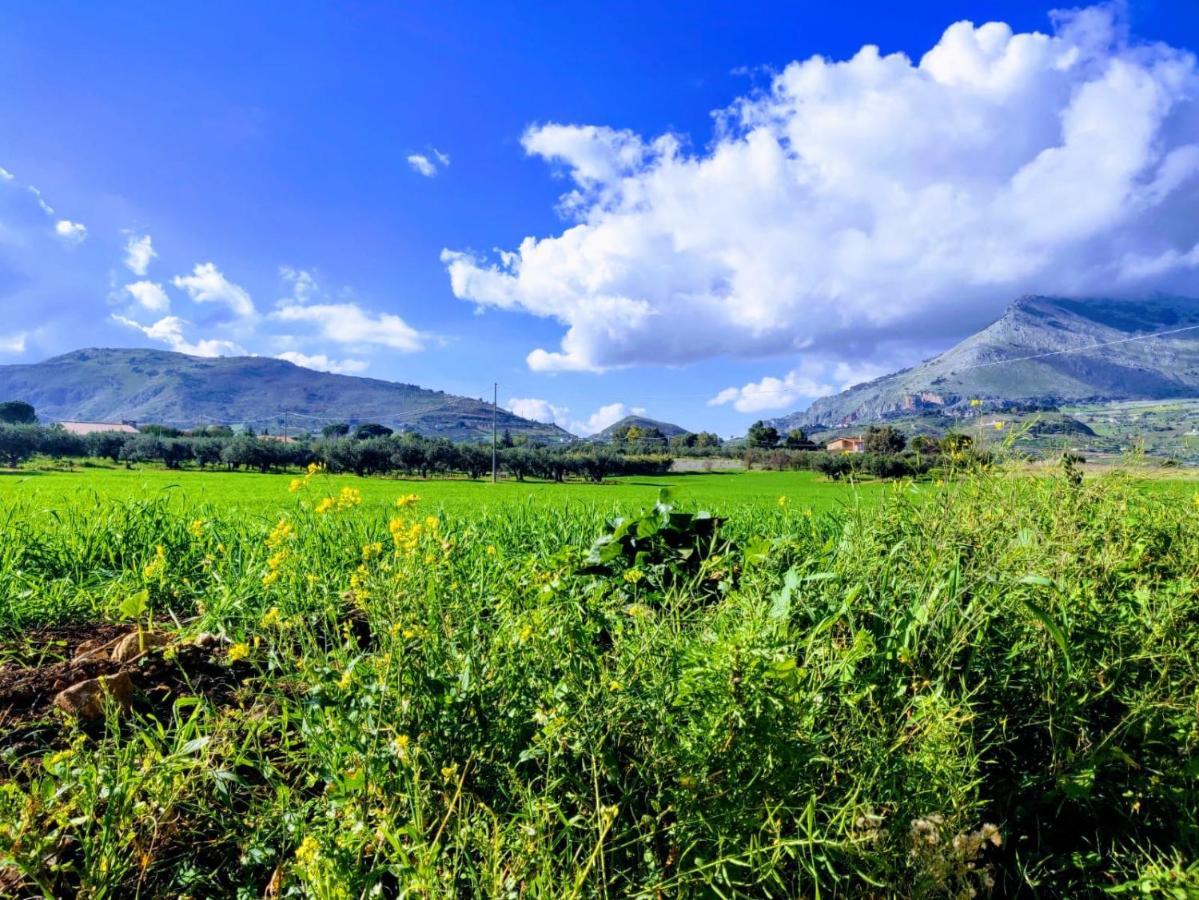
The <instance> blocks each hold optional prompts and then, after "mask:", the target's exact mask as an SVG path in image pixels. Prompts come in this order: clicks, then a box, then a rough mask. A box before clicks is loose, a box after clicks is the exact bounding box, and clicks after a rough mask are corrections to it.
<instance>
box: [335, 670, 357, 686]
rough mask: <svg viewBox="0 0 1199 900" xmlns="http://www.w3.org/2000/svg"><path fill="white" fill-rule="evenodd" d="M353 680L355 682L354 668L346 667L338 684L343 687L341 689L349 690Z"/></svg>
mask: <svg viewBox="0 0 1199 900" xmlns="http://www.w3.org/2000/svg"><path fill="white" fill-rule="evenodd" d="M353 682H354V672H353V670H352V669H346V670H345V671H344V672H343V673H342V674H341V679H340V680H339V681H338V682H337V686H338V687H339V688H341V689H342V690H343V691H344V690H348V689H349V687H350V685H351V684H353Z"/></svg>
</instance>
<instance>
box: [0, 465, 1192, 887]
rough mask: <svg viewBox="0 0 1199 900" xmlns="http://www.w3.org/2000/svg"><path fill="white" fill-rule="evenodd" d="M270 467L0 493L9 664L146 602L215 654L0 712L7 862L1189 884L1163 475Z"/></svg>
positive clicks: (1172, 565)
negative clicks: (504, 476) (191, 674)
mask: <svg viewBox="0 0 1199 900" xmlns="http://www.w3.org/2000/svg"><path fill="white" fill-rule="evenodd" d="M130 474H131V475H133V474H137V473H130ZM158 474H163V473H158ZM62 477H64V478H71V477H77V476H76V475H64V476H62ZM197 477H199V476H197ZM218 477H220V476H218ZM266 477H269V476H266ZM699 477H700V478H707V479H711V480H712V481H713V482H715V480H716V479H719V478H724V479H727V481H725V482H722V483H726V484H730V485H733V484H742V483H749V484H753V483H755V482H754V481H753V480H752V479H762V478H766V479H783V478H791V479H809V478H810V476H808V475H807V474H806V473H803V474H797V475H792V474H770V475H755V474H751V475H744V476H699ZM254 478H258V476H250V475H246V476H238V477H237V478H230V477H228V476H224V481H225V482H226V483H229V482H240V483H243V484H247V483H249V482H248V481H246V480H245V479H254ZM742 479H751V480H750V481H749V482H743V481H742ZM287 481H288V479H286V478H284V479H280V478H278V477H274V478H271V479H270V484H272V485H275V486H276V487H277V489H278V494H277V496H278V500H277V501H276V502H277V504H278V506H279V507H280V508H282V509H283V512H282V513H281V514H277V515H271V516H270V517H269V519H268V518H264V517H263V516H261V515H246V514H245V512H244V510H239V509H238V508H237V507H235V506H233V505H219V504H218V505H205V504H203V503H202V502H201V501H199V500H197V499H195V496H196V495H194V494H193V495H190V496H187V497H183V498H182V499H180V498H176V499H174V500H172V499H170V498H169V497H162V498H154V499H120V498H116V499H114V498H111V497H104V496H96V495H87V494H85V493H77V494H76V499H75V500H74V501H73V502H72V503H69V504H60V505H59V508H58V509H56V510H55V511H54V513H53V514H48V513H47V512H46V511H45V505H44V504H43V503H40V502H38V501H36V500H30V499H25V498H24V497H23V496H22V495H21V494H20V493H16V492H11V491H10V492H9V493H8V494H7V495H6V499H5V500H4V501H3V503H4V505H3V510H4V515H3V518H2V519H0V595H2V596H4V597H5V598H6V599H7V601H8V602H7V604H6V605H5V606H4V607H3V608H2V609H0V628H3V630H4V633H5V634H6V635H7V636H8V637H7V640H6V642H5V645H4V646H5V647H6V648H7V649H6V654H7V665H8V667H9V669H10V670H11V669H12V668H13V667H16V666H21V667H24V668H33V667H36V666H41V665H46V664H47V663H48V661H50V658H51V657H52V656H53V654H54V652H55V651H54V650H53V649H52V648H51V649H48V646H49V645H48V644H47V643H46V641H45V635H44V634H42V633H39V632H38V630H37V629H38V627H39V626H42V625H47V624H49V623H52V622H61V621H64V620H71V621H75V622H79V621H82V620H86V619H94V618H106V619H109V620H121V619H129V618H135V619H137V620H138V621H139V622H141V623H142V627H143V628H144V629H146V630H147V631H149V630H150V629H152V628H158V629H163V630H167V631H170V632H182V633H184V634H188V635H195V634H199V633H201V632H211V633H215V634H218V635H222V636H224V637H226V638H227V643H225V644H223V649H222V650H221V651H220V654H219V657H218V661H219V668H220V670H221V671H222V672H225V673H229V676H230V677H231V678H232V679H233V680H234V681H235V682H236V683H237V685H238V686H237V688H236V690H234V691H233V692H231V693H229V692H218V691H214V690H210V688H209V686H208V684H207V683H206V682H205V680H204V679H202V678H199V677H196V678H193V680H192V681H190V682H188V681H187V680H186V679H182V680H180V682H179V683H180V684H183V685H184V686H183V687H182V688H176V689H175V690H174V691H173V692H172V693H171V694H170V695H169V696H168V697H166V699H165V700H164V699H163V698H158V699H157V700H156V701H155V702H154V703H150V702H149V701H147V702H146V703H142V704H141V705H137V706H135V707H134V708H133V709H131V710H130V711H128V712H124V713H122V712H120V711H119V710H118V709H117V707H116V704H115V703H112V704H110V709H109V710H108V715H107V717H106V718H105V719H104V720H103V721H102V722H101V723H99V724H88V723H79V722H76V721H74V720H72V719H66V718H63V717H62V716H61V715H60V714H58V713H56V712H54V711H52V710H48V709H47V710H43V711H40V712H37V713H36V714H35V715H33V716H32V717H31V718H29V719H28V720H23V721H22V722H21V723H20V725H19V727H16V726H12V725H9V726H7V729H6V734H7V736H5V737H0V768H2V771H3V775H2V776H0V871H3V867H5V866H7V867H9V868H8V869H7V874H6V876H5V877H7V878H8V882H7V883H8V884H10V885H11V884H15V883H16V879H17V878H18V877H19V878H20V879H21V880H22V883H23V884H24V885H25V887H26V889H33V890H41V891H43V892H45V893H47V894H50V895H62V894H72V893H80V894H84V895H89V896H129V895H132V894H133V893H135V892H140V893H142V894H143V895H147V896H155V895H178V894H188V895H191V896H197V897H198V896H223V895H233V894H236V893H238V892H239V891H240V892H241V894H242V895H243V896H261V895H262V894H263V893H264V891H266V892H267V893H270V894H272V895H274V896H293V895H294V896H299V895H310V896H323V897H343V896H345V897H349V896H362V895H372V892H375V891H378V892H381V893H382V894H383V895H393V894H395V893H401V892H402V893H404V894H406V895H408V896H602V895H608V896H629V895H633V896H638V895H640V896H670V895H679V894H682V895H696V894H702V895H717V896H738V895H752V896H778V897H791V896H817V895H826V894H830V893H831V894H844V895H862V894H871V893H874V894H879V895H885V894H894V895H903V896H912V895H917V896H918V895H928V896H969V895H971V894H973V893H977V894H980V895H982V894H986V893H988V892H993V893H1004V894H1011V893H1019V892H1026V893H1028V894H1032V893H1034V892H1036V893H1041V894H1053V895H1068V896H1079V895H1086V894H1094V893H1099V892H1103V891H1115V892H1124V893H1152V892H1155V891H1157V892H1166V891H1172V892H1173V893H1174V895H1175V896H1187V895H1188V894H1187V891H1195V890H1199V864H1197V863H1196V859H1197V856H1199V825H1197V824H1196V823H1197V822H1199V809H1197V807H1199V783H1197V781H1199V755H1197V750H1199V595H1197V592H1196V578H1197V577H1199V504H1197V503H1196V502H1195V500H1194V497H1193V496H1192V495H1193V490H1192V489H1191V488H1189V487H1186V488H1181V489H1177V490H1168V491H1146V490H1144V489H1143V487H1142V486H1141V485H1140V484H1138V483H1136V482H1134V481H1132V480H1130V479H1127V478H1125V477H1122V476H1110V477H1104V478H1101V479H1095V480H1087V481H1081V480H1079V479H1077V478H1074V477H1064V476H1054V477H1045V478H1021V477H1005V476H1003V475H1001V474H999V475H992V476H987V475H980V476H976V477H969V478H966V479H964V480H960V481H956V482H950V483H948V484H945V485H940V486H932V485H927V486H924V487H922V488H921V489H919V490H917V489H915V488H913V487H912V486H910V485H905V484H898V485H895V486H891V487H887V486H881V485H873V486H871V489H872V490H873V493H872V494H871V495H870V500H871V502H859V501H858V499H857V498H858V497H859V496H860V494H859V492H858V489H853V488H849V487H842V486H836V487H837V489H838V490H840V491H842V492H843V494H842V497H843V499H844V502H843V503H841V504H840V505H838V506H837V507H835V508H832V509H827V510H825V511H823V512H821V511H817V512H813V511H812V509H811V508H810V507H809V506H808V505H806V504H805V503H803V502H802V498H801V497H800V496H797V492H793V493H792V494H791V495H788V494H787V493H785V492H782V491H780V495H779V496H778V497H774V498H770V499H769V500H766V501H765V502H761V501H759V502H753V503H730V504H728V505H727V506H722V505H721V504H719V503H716V504H713V506H712V511H713V512H714V513H721V514H727V519H725V520H720V519H713V518H711V517H708V516H704V515H697V516H693V515H691V513H694V512H696V510H695V509H694V508H693V507H692V506H691V505H690V504H687V506H688V510H687V512H683V511H682V510H681V509H680V508H671V501H670V500H669V498H663V501H664V502H663V503H662V504H661V505H659V506H658V507H656V508H654V509H652V510H647V511H646V512H645V514H644V515H638V514H635V513H633V512H632V511H631V509H630V507H629V504H628V502H627V501H628V500H629V499H630V497H631V496H632V493H633V491H634V488H635V487H636V486H634V485H629V486H625V487H623V488H613V489H618V490H621V491H626V492H627V493H622V494H621V495H620V500H621V502H620V503H619V504H617V505H621V506H623V507H625V510H626V515H625V517H624V520H623V521H622V522H615V523H613V522H609V523H607V524H606V520H607V519H608V518H609V517H610V516H611V514H612V508H613V505H614V504H613V502H612V501H611V499H609V498H607V497H604V496H597V495H598V494H600V492H603V491H607V490H613V489H610V488H607V487H604V486H597V487H594V488H588V490H590V491H594V492H596V493H595V494H586V495H580V494H574V495H572V498H571V499H570V501H569V502H554V499H553V498H545V495H542V496H543V498H544V499H543V502H538V503H530V502H525V501H521V500H520V499H519V498H515V497H514V499H515V502H511V503H506V504H498V503H496V504H491V505H488V506H487V508H485V509H483V508H475V509H474V510H472V509H469V508H467V507H465V506H453V505H450V506H449V507H448V508H438V507H437V506H436V505H435V501H434V500H432V499H431V498H430V496H427V495H426V496H423V497H422V498H420V499H418V498H414V497H413V496H411V495H412V494H414V493H422V494H427V492H425V491H424V490H423V489H422V486H415V485H410V484H405V483H403V482H384V481H379V480H376V481H373V482H371V483H370V484H371V486H372V490H376V489H378V490H383V489H391V490H392V491H393V493H392V495H391V497H390V498H389V503H388V504H387V508H384V506H383V504H382V503H381V502H378V498H377V497H376V498H375V501H374V502H372V501H371V500H370V498H368V499H367V501H366V502H364V500H363V494H362V492H361V490H360V489H359V488H358V487H356V486H355V484H356V483H355V482H353V481H349V480H345V479H342V480H331V479H329V478H328V477H327V476H325V475H323V474H320V473H314V474H312V475H311V476H305V477H302V478H300V479H298V480H297V484H296V485H295V487H296V490H295V491H294V492H293V493H288V492H287ZM700 483H704V482H700ZM757 483H761V482H757ZM792 483H794V484H800V483H807V484H814V482H811V481H810V480H808V481H802V482H801V481H793V482H792ZM376 486H377V488H376ZM31 487H33V485H31ZM471 487H474V488H478V489H484V488H485V487H487V486H484V485H473V486H471ZM500 487H505V488H507V487H512V488H515V487H516V486H515V485H512V486H503V485H501V486H500ZM582 487H583V486H575V488H574V490H576V491H580V490H581V489H582ZM641 491H642V492H644V493H648V492H650V491H652V489H651V488H641ZM643 495H644V494H643ZM561 499H562V498H558V500H561ZM646 505H648V504H646ZM597 538H598V540H597ZM164 657H165V661H166V662H168V663H169V662H171V660H172V659H173V657H174V651H173V650H168V652H167V653H165V654H164ZM182 659H183V655H182V653H181V654H180V656H179V660H177V661H176V663H175V664H177V665H179V666H180V667H182V666H184V663H183V662H182V661H181V660H182ZM185 674H187V673H185ZM206 677H207V676H206ZM4 729H5V726H0V730H4ZM14 736H16V737H14ZM18 873H19V874H18Z"/></svg>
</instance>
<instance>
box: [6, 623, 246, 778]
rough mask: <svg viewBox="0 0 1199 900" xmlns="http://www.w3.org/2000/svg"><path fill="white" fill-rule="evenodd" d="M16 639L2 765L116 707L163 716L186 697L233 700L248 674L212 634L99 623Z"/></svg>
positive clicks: (10, 655)
mask: <svg viewBox="0 0 1199 900" xmlns="http://www.w3.org/2000/svg"><path fill="white" fill-rule="evenodd" d="M12 644H13V642H9V643H8V644H5V645H3V652H4V653H3V658H4V659H5V662H4V664H3V666H0V772H3V771H4V770H5V769H7V768H9V766H11V765H13V764H15V763H17V762H18V761H19V760H20V759H21V758H24V757H27V756H30V755H32V754H37V753H44V752H46V751H48V750H51V749H54V748H55V747H56V746H57V745H58V744H59V743H60V741H59V738H60V736H61V735H62V733H63V732H64V731H65V729H64V725H65V724H66V723H68V722H71V721H77V722H78V723H79V724H80V725H82V726H83V727H84V728H85V729H86V728H91V729H96V730H99V729H102V728H103V723H104V717H105V715H106V714H107V713H108V712H110V711H116V712H122V711H125V712H127V711H130V710H132V711H136V712H140V713H148V714H153V715H157V716H159V717H162V716H164V715H169V713H170V709H171V705H172V704H173V703H174V701H175V699H176V698H178V697H181V696H204V697H206V698H208V699H209V700H210V701H212V702H214V703H217V704H218V705H228V704H230V703H232V702H233V701H234V695H235V693H236V691H237V689H238V687H239V686H240V685H241V684H242V682H244V681H245V679H246V678H247V677H248V676H249V674H250V669H249V666H247V665H246V664H245V663H234V664H229V663H228V662H227V659H226V648H225V643H224V642H223V641H222V640H221V639H219V638H216V637H214V636H212V635H200V636H199V637H197V638H193V639H180V638H179V637H178V636H177V635H172V634H168V633H164V632H151V633H144V634H140V635H139V633H138V632H137V630H136V629H131V628H130V627H129V626H122V625H108V624H93V625H90V626H88V625H73V626H63V627H57V628H52V629H45V630H44V631H40V632H34V633H31V634H29V635H25V636H23V637H22V638H20V639H19V645H17V646H15V647H14V646H13V645H12Z"/></svg>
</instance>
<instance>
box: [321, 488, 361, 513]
mask: <svg viewBox="0 0 1199 900" xmlns="http://www.w3.org/2000/svg"><path fill="white" fill-rule="evenodd" d="M360 503H362V492H361V491H360V490H358V488H353V487H343V488H342V489H341V491H340V492H339V493H338V495H337V496H336V497H325V498H324V499H323V500H321V502H320V503H318V504H317V505H316V512H317V514H318V515H322V516H323V515H324V514H325V513H327V512H330V511H332V510H333V509H339V510H341V509H350V508H351V507H355V506H358V505H359V504H360Z"/></svg>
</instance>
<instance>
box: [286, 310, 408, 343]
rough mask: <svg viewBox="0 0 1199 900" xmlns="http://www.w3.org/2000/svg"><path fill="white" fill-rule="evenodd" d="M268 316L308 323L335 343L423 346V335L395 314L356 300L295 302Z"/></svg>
mask: <svg viewBox="0 0 1199 900" xmlns="http://www.w3.org/2000/svg"><path fill="white" fill-rule="evenodd" d="M271 318H272V319H275V320H277V321H280V322H309V323H311V324H313V325H315V326H316V327H317V329H318V330H319V332H320V334H321V336H322V337H324V338H326V339H328V340H331V341H336V342H337V343H339V344H378V345H380V346H383V347H390V348H392V349H393V350H400V351H403V352H404V353H415V352H416V351H418V350H421V349H423V347H424V335H422V334H421V333H420V332H419V331H417V330H416V329H415V328H413V327H412V326H410V325H409V324H408V323H407V322H405V321H404V320H403V319H401V318H400V317H399V316H397V315H393V314H392V313H371V312H367V311H366V310H364V309H362V307H360V306H359V305H358V304H356V303H310V304H298V303H297V304H294V305H289V306H282V307H280V308H279V309H276V310H275V311H274V312H273V313H271Z"/></svg>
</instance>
